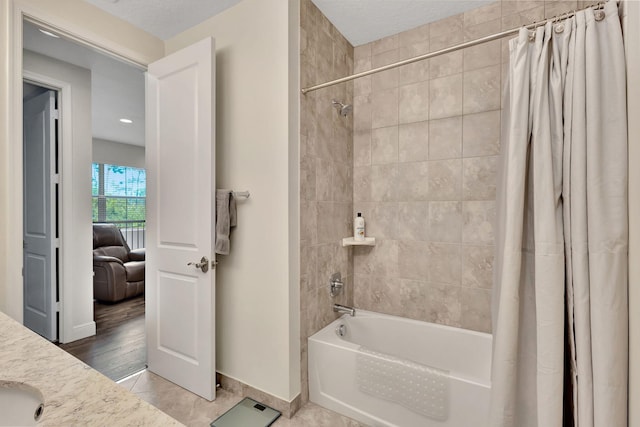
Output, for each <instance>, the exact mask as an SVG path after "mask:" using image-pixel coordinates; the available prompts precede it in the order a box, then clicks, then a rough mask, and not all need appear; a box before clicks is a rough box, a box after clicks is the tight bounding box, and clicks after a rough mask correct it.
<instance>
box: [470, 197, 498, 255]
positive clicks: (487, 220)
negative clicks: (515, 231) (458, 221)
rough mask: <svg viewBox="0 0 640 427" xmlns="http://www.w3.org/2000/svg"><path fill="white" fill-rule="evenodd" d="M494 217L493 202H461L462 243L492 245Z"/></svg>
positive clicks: (494, 206)
mask: <svg viewBox="0 0 640 427" xmlns="http://www.w3.org/2000/svg"><path fill="white" fill-rule="evenodd" d="M495 216H496V204H495V201H485V202H463V204H462V218H463V225H462V242H463V243H475V244H485V245H492V244H493V224H494V221H495Z"/></svg>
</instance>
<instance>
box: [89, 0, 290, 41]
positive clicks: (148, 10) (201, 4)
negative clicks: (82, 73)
mask: <svg viewBox="0 0 640 427" xmlns="http://www.w3.org/2000/svg"><path fill="white" fill-rule="evenodd" d="M85 1H86V2H88V3H91V4H93V5H94V6H98V7H99V8H100V9H103V10H104V11H106V12H109V13H110V14H112V15H115V16H117V17H119V18H122V19H124V20H125V21H128V22H130V23H131V24H133V25H135V26H136V27H138V28H142V29H143V30H145V31H146V32H148V33H151V34H153V35H154V36H156V37H158V38H160V39H162V40H167V39H170V38H171V37H173V36H175V35H176V34H179V33H181V32H183V31H184V30H186V29H187V28H190V27H193V26H194V25H197V24H199V23H201V22H203V21H205V20H206V19H208V18H210V17H212V16H214V15H217V14H218V13H220V12H222V11H223V10H225V9H228V8H229V7H231V6H233V5H235V4H238V3H240V1H241V0H85ZM283 1H284V0H283Z"/></svg>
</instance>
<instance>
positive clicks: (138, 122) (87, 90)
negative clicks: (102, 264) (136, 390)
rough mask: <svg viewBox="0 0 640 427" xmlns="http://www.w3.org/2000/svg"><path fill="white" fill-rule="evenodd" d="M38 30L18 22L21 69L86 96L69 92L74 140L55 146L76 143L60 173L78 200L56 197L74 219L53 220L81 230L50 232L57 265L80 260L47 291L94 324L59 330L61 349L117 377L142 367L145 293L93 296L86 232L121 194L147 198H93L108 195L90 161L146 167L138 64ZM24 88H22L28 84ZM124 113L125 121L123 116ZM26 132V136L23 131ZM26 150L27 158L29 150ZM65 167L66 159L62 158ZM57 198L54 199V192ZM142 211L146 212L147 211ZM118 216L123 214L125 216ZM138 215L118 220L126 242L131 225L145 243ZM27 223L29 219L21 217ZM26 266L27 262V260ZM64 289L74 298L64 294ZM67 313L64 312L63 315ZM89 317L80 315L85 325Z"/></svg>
mask: <svg viewBox="0 0 640 427" xmlns="http://www.w3.org/2000/svg"><path fill="white" fill-rule="evenodd" d="M42 29H43V28H41V27H39V26H38V25H36V24H33V23H30V22H28V21H24V22H23V40H24V44H23V48H24V50H23V58H24V61H23V64H24V65H23V71H24V72H25V73H27V74H29V73H34V72H35V73H37V74H39V75H42V76H51V75H56V76H57V78H60V79H68V80H69V89H70V90H68V91H67V92H73V95H74V97H79V96H83V102H84V104H77V105H76V104H75V98H74V99H72V100H71V102H70V103H69V105H66V108H67V109H66V112H70V111H73V115H71V114H69V115H65V116H64V120H62V122H61V125H62V126H64V125H69V122H73V126H74V133H73V138H74V140H73V141H72V142H70V141H69V140H65V139H64V138H63V139H62V141H61V143H60V145H61V151H64V149H69V146H70V145H72V146H73V156H71V157H74V162H75V163H73V164H72V165H70V166H71V167H66V168H65V167H62V168H61V169H62V171H61V176H62V177H63V178H64V181H66V182H65V184H66V185H69V181H73V183H72V184H71V191H70V192H68V193H66V195H67V196H69V195H70V196H71V197H70V198H73V199H75V200H76V205H73V206H69V205H67V206H66V207H67V209H66V210H65V209H64V203H65V201H62V200H61V204H62V205H63V207H62V210H63V211H64V213H62V214H60V216H59V217H60V220H61V221H64V220H66V219H67V218H68V217H69V216H71V217H73V218H74V220H73V221H72V223H71V224H67V227H66V228H65V224H62V225H59V224H56V226H55V227H53V228H54V229H55V230H56V232H58V231H60V229H62V230H65V231H67V232H68V230H69V229H70V227H73V228H75V229H82V232H81V233H78V234H77V236H78V238H77V239H69V238H66V239H65V238H63V239H58V238H56V239H55V242H56V244H57V245H59V247H56V248H55V253H56V255H57V256H58V258H55V259H57V260H58V261H57V262H54V263H53V264H54V265H59V264H60V263H61V260H62V258H66V259H74V258H75V257H73V252H74V251H75V252H76V253H81V254H82V260H78V261H77V262H75V263H71V265H72V268H73V269H74V271H69V269H67V270H66V271H61V273H66V275H65V276H66V277H63V278H62V280H60V277H59V276H60V275H58V274H53V275H52V276H54V277H56V278H57V280H56V283H60V286H56V287H55V288H54V290H55V292H53V293H52V295H55V296H54V297H53V301H54V303H53V309H54V313H55V310H56V309H57V308H58V307H61V309H62V310H73V312H74V313H73V314H74V315H76V314H78V313H80V314H81V315H82V317H84V318H85V319H86V318H89V319H90V320H91V321H90V322H88V323H90V325H91V326H92V327H93V330H92V331H84V332H85V333H82V334H77V335H75V336H71V337H69V334H67V337H66V339H64V338H63V337H62V335H61V336H60V339H59V344H60V347H61V348H63V349H64V350H67V351H68V352H69V353H71V354H73V355H74V356H76V357H78V358H79V359H81V360H83V361H84V362H85V363H87V364H89V365H90V366H92V367H93V368H95V369H96V370H98V371H100V372H102V373H103V374H105V375H106V376H108V377H110V378H112V379H114V380H118V379H121V378H123V377H126V376H128V375H130V374H132V373H134V372H137V371H139V370H141V369H143V368H144V367H145V364H146V347H145V325H144V308H145V301H144V296H142V297H136V298H125V299H123V300H122V301H117V302H104V301H96V300H94V290H93V287H92V283H91V282H92V281H93V278H92V272H93V267H92V258H91V257H92V253H91V250H92V247H91V243H90V242H91V240H90V239H91V238H90V237H89V236H91V234H92V232H91V227H92V222H96V221H98V220H101V221H102V222H106V221H109V222H113V221H112V220H114V218H111V217H105V215H104V214H105V212H104V208H105V207H106V208H109V207H111V208H113V210H114V212H116V211H118V212H119V211H120V210H122V209H120V208H121V207H122V203H120V202H123V201H124V208H123V209H124V210H125V211H127V210H128V211H129V212H131V211H132V210H133V208H132V206H133V205H134V204H135V205H136V206H135V207H137V208H138V209H137V211H138V212H139V211H140V205H141V204H142V209H143V210H144V198H143V197H142V198H141V197H139V196H140V194H139V192H138V193H136V194H135V196H136V197H135V200H132V198H131V197H119V196H120V195H116V197H113V198H111V199H109V200H106V202H108V204H106V203H99V201H98V198H100V202H105V197H104V193H101V194H97V193H96V194H93V193H95V192H94V191H93V188H92V187H93V185H92V178H93V176H92V175H93V170H94V166H95V165H98V164H99V165H101V167H104V166H105V165H107V166H109V165H111V166H112V168H111V169H113V170H116V171H120V170H121V169H122V170H130V169H142V170H144V166H145V164H144V157H145V155H144V74H143V70H142V69H140V68H136V67H133V66H131V65H129V64H124V63H122V62H120V61H118V60H116V59H114V58H112V57H109V56H107V55H105V54H103V53H100V52H97V51H95V50H93V49H91V48H89V47H86V46H83V45H82V46H81V45H79V44H77V43H75V42H73V41H70V40H68V39H65V38H63V37H60V36H58V35H57V34H56V33H55V32H51V31H44V32H43V31H41V30H42ZM27 90H30V88H27ZM62 92H64V90H62ZM25 93H27V92H26V91H25ZM63 107H65V105H63ZM63 113H64V111H63ZM125 118H126V121H127V122H125V121H121V120H120V119H125ZM25 120H27V117H26V116H24V117H23V121H25ZM56 124H57V122H56ZM76 127H84V130H85V131H86V134H84V136H83V137H81V138H78V137H77V134H76V132H75V129H76ZM23 133H24V134H25V135H26V134H27V132H26V130H24V131H23ZM56 146H57V145H56ZM79 151H81V152H82V155H80V156H78V155H77V154H78V152H79ZM24 157H25V158H27V156H26V155H24ZM61 157H62V160H66V159H65V158H64V156H61ZM56 160H58V156H56ZM66 166H69V164H68V163H67V165H66ZM23 173H24V175H25V177H31V176H32V172H31V171H30V170H28V169H27V168H26V167H25V168H24V171H23ZM116 175H117V174H116ZM116 178H117V177H116ZM25 182H26V181H25ZM126 185H127V182H126V180H125V182H124V183H123V184H122V185H120V183H119V182H115V183H114V188H116V187H117V188H118V189H122V188H121V187H123V186H125V187H126ZM103 188H104V185H103ZM26 190H27V186H26V185H25V198H24V200H25V206H24V209H23V211H24V212H25V215H27V214H28V212H31V211H32V209H31V207H29V206H28V205H27V203H29V196H28V192H27V191H26ZM142 196H144V194H142ZM52 198H53V197H52ZM54 199H55V200H57V197H56V198H54ZM141 199H142V200H141ZM78 201H79V202H78ZM111 202H113V203H111ZM98 205H100V206H102V208H103V209H102V210H101V211H100V212H101V214H102V215H101V216H98V215H97V214H95V215H94V213H95V212H93V211H96V212H97V210H98V209H97V207H98ZM116 213H117V212H116ZM142 215H143V216H144V212H142ZM56 217H57V215H56ZM92 217H93V221H92ZM116 219H124V220H127V219H128V218H116ZM136 219H139V218H136ZM142 219H143V221H142V224H143V225H142V226H141V225H140V222H136V224H134V225H133V226H132V225H131V224H129V223H126V224H125V225H122V224H119V225H120V227H119V228H120V229H121V230H122V234H123V235H124V236H125V238H127V243H128V244H129V245H132V244H133V242H132V241H131V237H132V236H130V234H132V231H131V230H134V231H133V233H134V235H133V237H135V239H136V244H135V247H141V246H143V244H141V242H143V241H144V235H141V233H143V232H144V217H143V218H142ZM25 224H27V222H26V221H25ZM140 230H143V231H142V232H141V231H140ZM79 243H82V244H81V245H80V244H79ZM87 243H88V244H87ZM72 257H73V258H72ZM24 265H25V266H27V265H28V264H27V263H26V262H25V264H24ZM67 265H69V264H67ZM76 268H77V269H79V270H82V271H83V272H82V273H81V274H78V276H80V275H81V276H82V279H80V280H73V278H72V276H73V274H74V273H76V271H75V269H76ZM142 270H143V271H144V266H142ZM86 272H88V273H89V274H86ZM60 287H64V288H65V292H58V291H59V290H60ZM82 293H84V294H85V297H83V298H82V299H81V300H80V299H75V298H74V295H76V294H82ZM69 295H71V298H74V299H72V300H69ZM30 300H31V298H30V297H29V295H28V292H27V291H25V293H24V301H25V304H27V303H28V302H29V301H30ZM57 301H59V304H57ZM26 313H27V311H26V310H25V316H24V319H25V325H26V326H31V325H30V324H29V322H28V316H27V314H26ZM70 314H71V313H65V315H70ZM55 317H56V316H54V321H53V322H52V323H51V326H52V327H53V328H55V327H57V326H59V325H60V322H58V321H56V320H57V319H55ZM60 317H62V315H61V316H60ZM69 317H71V316H69ZM88 323H87V322H85V324H88ZM32 329H34V328H32ZM37 332H38V333H40V334H41V335H42V336H44V337H45V338H47V339H49V340H51V341H56V340H57V339H58V337H57V336H56V334H52V335H50V334H44V333H41V332H40V331H37ZM67 332H68V331H67ZM87 332H90V333H87ZM72 335H73V334H72Z"/></svg>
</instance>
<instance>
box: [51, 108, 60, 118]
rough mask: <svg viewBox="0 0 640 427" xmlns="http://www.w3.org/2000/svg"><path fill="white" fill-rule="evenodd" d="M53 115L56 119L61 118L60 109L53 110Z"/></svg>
mask: <svg viewBox="0 0 640 427" xmlns="http://www.w3.org/2000/svg"><path fill="white" fill-rule="evenodd" d="M51 117H53V118H54V119H56V120H57V119H59V118H60V110H51Z"/></svg>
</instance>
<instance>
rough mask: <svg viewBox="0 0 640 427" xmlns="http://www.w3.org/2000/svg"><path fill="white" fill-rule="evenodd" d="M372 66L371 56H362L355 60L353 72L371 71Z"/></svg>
mask: <svg viewBox="0 0 640 427" xmlns="http://www.w3.org/2000/svg"><path fill="white" fill-rule="evenodd" d="M371 68H373V67H372V65H371V56H363V57H360V58H358V59H356V60H354V62H353V72H354V73H361V72H363V71H369V70H370V69H371Z"/></svg>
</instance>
